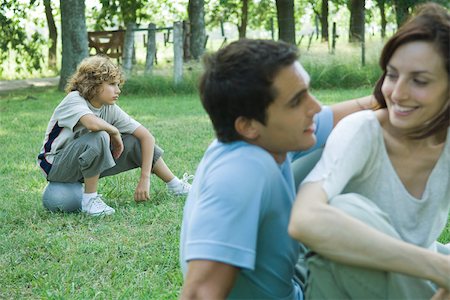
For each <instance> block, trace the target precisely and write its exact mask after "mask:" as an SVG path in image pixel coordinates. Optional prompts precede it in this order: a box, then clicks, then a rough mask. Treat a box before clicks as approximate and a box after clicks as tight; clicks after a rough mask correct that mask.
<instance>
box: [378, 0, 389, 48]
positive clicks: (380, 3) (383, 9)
mask: <svg viewBox="0 0 450 300" xmlns="http://www.w3.org/2000/svg"><path fill="white" fill-rule="evenodd" d="M376 1H377V6H378V8H379V9H380V19H381V20H380V25H381V38H383V39H384V38H385V37H386V25H387V20H386V0H376Z"/></svg>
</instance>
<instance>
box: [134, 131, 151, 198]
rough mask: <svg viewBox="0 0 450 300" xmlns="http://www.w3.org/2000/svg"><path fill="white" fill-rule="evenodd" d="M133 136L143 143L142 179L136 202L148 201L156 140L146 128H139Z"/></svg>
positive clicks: (136, 193) (135, 194) (139, 183)
mask: <svg viewBox="0 0 450 300" xmlns="http://www.w3.org/2000/svg"><path fill="white" fill-rule="evenodd" d="M133 135H134V136H135V137H136V138H137V139H138V140H139V142H140V143H141V151H142V165H141V177H140V179H139V182H138V185H137V186H136V190H135V192H134V200H135V201H146V200H148V199H150V175H151V174H150V173H151V170H152V161H153V154H154V149H155V148H154V147H155V138H154V137H153V135H152V134H151V133H150V132H149V131H148V130H147V128H145V127H144V126H139V127H138V128H137V129H136V130H135V131H134V132H133Z"/></svg>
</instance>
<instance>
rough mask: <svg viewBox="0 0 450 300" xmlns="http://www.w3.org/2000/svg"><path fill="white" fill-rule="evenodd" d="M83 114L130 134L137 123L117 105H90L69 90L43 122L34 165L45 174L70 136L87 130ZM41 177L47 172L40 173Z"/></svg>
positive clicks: (71, 137) (72, 136) (77, 93)
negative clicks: (90, 115)
mask: <svg viewBox="0 0 450 300" xmlns="http://www.w3.org/2000/svg"><path fill="white" fill-rule="evenodd" d="M86 114H94V115H96V116H97V117H99V118H101V119H103V120H105V121H106V122H108V123H109V124H111V125H113V126H114V127H116V128H117V129H118V130H119V132H120V133H125V134H132V133H133V132H134V131H135V130H136V129H137V128H138V127H139V126H140V125H141V124H140V123H139V122H137V121H136V120H134V119H133V118H131V117H130V116H129V115H128V114H127V113H126V112H124V111H123V110H122V109H121V108H120V107H119V106H118V105H116V104H113V105H103V106H102V107H101V108H95V107H93V106H92V105H91V104H90V103H89V101H87V100H85V99H84V98H83V97H81V95H80V93H79V92H78V91H73V92H70V93H69V94H67V96H66V97H65V98H64V99H63V100H62V101H61V103H60V104H59V105H58V106H57V107H56V108H55V111H54V112H53V115H52V117H51V118H50V121H49V123H48V125H47V130H46V132H45V138H44V142H43V144H42V147H41V151H40V152H39V153H40V154H39V156H38V164H39V165H40V167H41V168H42V169H43V171H44V173H47V172H46V171H45V170H46V168H47V167H48V166H49V165H50V166H51V164H52V163H53V159H54V157H55V155H56V154H58V152H59V151H60V150H61V149H63V148H64V147H65V146H66V145H67V144H68V143H70V142H71V141H73V140H74V139H76V138H78V137H80V136H82V135H83V134H86V133H88V132H89V130H88V129H86V128H85V127H84V126H83V125H82V124H81V123H80V122H79V120H80V118H81V117H82V116H84V115H86ZM44 175H45V176H46V175H47V174H44Z"/></svg>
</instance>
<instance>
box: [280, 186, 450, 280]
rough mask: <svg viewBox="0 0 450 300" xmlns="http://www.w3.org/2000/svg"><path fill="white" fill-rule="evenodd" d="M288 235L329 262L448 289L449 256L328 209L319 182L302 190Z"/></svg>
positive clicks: (324, 194) (335, 210)
mask: <svg viewBox="0 0 450 300" xmlns="http://www.w3.org/2000/svg"><path fill="white" fill-rule="evenodd" d="M289 234H290V235H291V236H292V237H293V238H295V239H297V240H299V241H301V242H302V243H304V244H305V245H307V246H308V247H310V248H311V249H312V250H313V251H315V252H317V253H319V254H320V255H322V256H324V257H326V258H328V259H330V260H332V261H336V262H339V263H343V264H348V265H353V266H359V267H365V268H369V269H378V270H384V271H388V272H398V273H403V274H407V275H411V276H415V277H419V278H424V279H428V280H432V281H433V282H435V283H437V284H438V285H439V286H441V287H444V288H446V289H450V277H449V274H450V257H448V256H445V255H442V254H438V253H435V252H432V251H430V250H427V249H424V248H420V247H417V246H415V245H412V244H408V243H406V242H403V241H401V240H398V239H395V238H393V237H390V236H389V235H387V234H384V233H382V232H380V231H377V230H376V229H373V228H371V227H369V226H368V225H366V224H365V223H363V222H361V221H359V220H357V219H355V218H353V217H351V216H349V215H347V214H345V213H344V212H342V211H340V210H338V209H336V208H334V207H332V206H330V205H329V204H328V197H327V195H326V193H325V191H324V190H323V189H322V185H321V182H313V183H306V184H304V185H303V186H302V187H301V189H300V191H299V193H298V195H297V199H296V201H295V204H294V207H293V209H292V215H291V221H290V224H289Z"/></svg>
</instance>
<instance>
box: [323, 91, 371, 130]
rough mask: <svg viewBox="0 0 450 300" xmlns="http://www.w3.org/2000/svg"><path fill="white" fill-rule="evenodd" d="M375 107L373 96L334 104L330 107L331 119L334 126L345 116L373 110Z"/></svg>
mask: <svg viewBox="0 0 450 300" xmlns="http://www.w3.org/2000/svg"><path fill="white" fill-rule="evenodd" d="M376 106H377V101H376V99H375V97H374V96H373V95H369V96H365V97H361V98H357V99H353V100H347V101H344V102H340V103H336V104H333V105H330V108H331V110H332V111H333V118H334V122H333V123H334V124H333V125H334V126H336V124H337V123H338V122H339V121H340V120H342V118H344V117H346V116H347V115H349V114H351V113H354V112H357V111H361V110H365V109H374V108H375V107H376Z"/></svg>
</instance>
